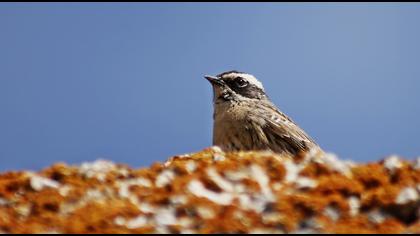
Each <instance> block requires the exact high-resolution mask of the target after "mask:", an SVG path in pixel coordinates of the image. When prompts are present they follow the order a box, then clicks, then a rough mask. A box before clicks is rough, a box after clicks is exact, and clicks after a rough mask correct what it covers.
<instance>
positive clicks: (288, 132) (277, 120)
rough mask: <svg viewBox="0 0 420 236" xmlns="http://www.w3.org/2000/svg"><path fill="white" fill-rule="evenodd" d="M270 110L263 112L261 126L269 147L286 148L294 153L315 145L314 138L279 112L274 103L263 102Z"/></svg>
mask: <svg viewBox="0 0 420 236" xmlns="http://www.w3.org/2000/svg"><path fill="white" fill-rule="evenodd" d="M264 106H266V108H269V110H271V112H269V113H265V114H263V115H264V116H265V117H264V118H265V119H264V120H265V121H266V124H265V125H264V127H263V130H264V133H265V135H266V136H267V138H268V139H270V140H271V142H270V143H272V144H273V145H272V147H270V148H271V149H273V150H274V151H276V150H275V149H277V148H280V149H286V150H288V151H289V152H291V153H293V154H296V153H298V152H299V151H302V150H308V149H309V148H310V147H312V146H317V144H316V143H315V142H314V140H313V139H312V138H311V137H309V135H307V134H306V133H305V131H303V130H302V129H301V128H300V127H299V126H297V125H296V123H295V122H293V121H292V120H291V119H290V118H289V117H287V116H286V115H285V114H283V113H282V112H280V111H279V110H278V109H277V108H276V107H275V106H274V105H272V104H265V105H264Z"/></svg>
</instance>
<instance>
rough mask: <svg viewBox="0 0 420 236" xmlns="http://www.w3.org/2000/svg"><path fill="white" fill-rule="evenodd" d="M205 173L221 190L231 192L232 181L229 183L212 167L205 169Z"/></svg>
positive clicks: (232, 189)
mask: <svg viewBox="0 0 420 236" xmlns="http://www.w3.org/2000/svg"><path fill="white" fill-rule="evenodd" d="M207 175H208V176H209V177H210V179H211V180H212V181H213V182H214V183H215V184H217V185H218V186H219V187H220V188H221V189H222V190H224V191H226V192H233V191H234V188H233V185H232V183H230V182H229V181H227V180H226V179H225V178H223V177H222V176H221V175H220V174H219V173H218V172H217V171H216V170H215V169H214V168H209V169H207Z"/></svg>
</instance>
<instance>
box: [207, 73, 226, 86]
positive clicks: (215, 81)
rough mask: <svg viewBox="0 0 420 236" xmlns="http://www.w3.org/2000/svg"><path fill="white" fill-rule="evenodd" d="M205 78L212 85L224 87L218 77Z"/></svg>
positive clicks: (208, 76) (209, 76)
mask: <svg viewBox="0 0 420 236" xmlns="http://www.w3.org/2000/svg"><path fill="white" fill-rule="evenodd" d="M204 78H206V79H207V80H208V81H209V82H210V83H211V84H212V85H223V81H222V80H221V79H220V78H218V77H215V76H211V75H205V76H204Z"/></svg>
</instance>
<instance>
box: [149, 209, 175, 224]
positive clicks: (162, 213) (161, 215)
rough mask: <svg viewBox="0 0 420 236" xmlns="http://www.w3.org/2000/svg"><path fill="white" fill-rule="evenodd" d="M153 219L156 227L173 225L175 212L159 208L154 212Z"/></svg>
mask: <svg viewBox="0 0 420 236" xmlns="http://www.w3.org/2000/svg"><path fill="white" fill-rule="evenodd" d="M154 219H155V221H156V223H157V224H158V225H175V224H177V219H176V216H175V210H174V209H172V208H169V209H166V208H160V209H158V211H157V212H156V214H155V216H154Z"/></svg>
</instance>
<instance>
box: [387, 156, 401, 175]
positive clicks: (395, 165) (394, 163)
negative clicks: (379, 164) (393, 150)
mask: <svg viewBox="0 0 420 236" xmlns="http://www.w3.org/2000/svg"><path fill="white" fill-rule="evenodd" d="M384 166H385V168H386V169H387V170H388V171H390V172H391V173H393V172H394V171H395V170H396V169H399V168H401V167H402V162H401V160H400V158H399V157H398V156H396V155H393V156H390V157H388V158H386V159H385V161H384Z"/></svg>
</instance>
